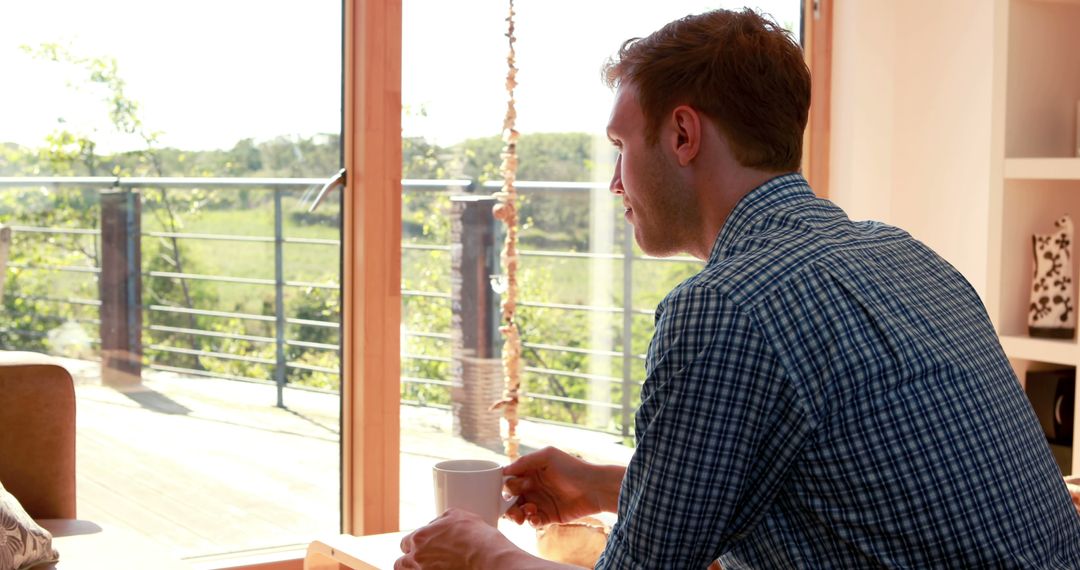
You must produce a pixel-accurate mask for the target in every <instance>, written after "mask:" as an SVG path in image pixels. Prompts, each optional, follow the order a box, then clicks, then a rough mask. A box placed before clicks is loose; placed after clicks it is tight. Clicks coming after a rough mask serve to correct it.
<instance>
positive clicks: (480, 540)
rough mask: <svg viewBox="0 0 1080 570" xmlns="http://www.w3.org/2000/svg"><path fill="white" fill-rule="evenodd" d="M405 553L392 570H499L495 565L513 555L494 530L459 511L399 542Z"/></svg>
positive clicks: (512, 549) (511, 547)
mask: <svg viewBox="0 0 1080 570" xmlns="http://www.w3.org/2000/svg"><path fill="white" fill-rule="evenodd" d="M401 551H402V552H404V553H405V555H404V556H402V557H401V558H399V559H398V560H397V562H396V563H394V568H395V570H405V569H409V570H413V569H423V570H436V569H440V568H496V567H499V568H502V567H507V566H502V565H497V564H496V562H497V561H499V560H505V559H506V558H507V557H512V556H514V555H516V554H517V553H520V555H525V556H527V554H526V553H525V552H524V551H523V550H521V549H519V548H518V547H516V546H514V545H513V543H511V542H510V541H509V540H508V539H507V538H506V537H505V536H503V534H502V533H501V532H499V531H498V529H496V528H495V527H492V526H491V525H489V524H487V523H485V522H484V521H483V520H481V519H480V517H478V516H476V515H474V514H472V513H470V512H468V511H463V510H460V509H449V510H447V511H446V512H445V513H443V514H442V515H441V516H440V517H439V518H437V519H435V520H433V521H431V522H430V523H429V524H428V525H427V526H425V527H423V528H420V529H417V530H415V531H413V532H412V533H411V534H409V535H408V536H406V537H405V538H403V539H401Z"/></svg>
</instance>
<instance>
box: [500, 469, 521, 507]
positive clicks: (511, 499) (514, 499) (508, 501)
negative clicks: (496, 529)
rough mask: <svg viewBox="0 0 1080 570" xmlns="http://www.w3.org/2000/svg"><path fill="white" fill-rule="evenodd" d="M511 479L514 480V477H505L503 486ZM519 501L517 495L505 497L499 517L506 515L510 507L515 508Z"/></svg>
mask: <svg viewBox="0 0 1080 570" xmlns="http://www.w3.org/2000/svg"><path fill="white" fill-rule="evenodd" d="M511 479H513V477H511V476H509V475H505V476H503V485H506V482H507V481H509V480H511ZM517 500H518V496H517V495H510V496H509V497H505V496H504V497H502V506H501V507H500V508H499V516H503V515H505V514H506V511H508V510H510V507H512V506H514V503H516V502H517Z"/></svg>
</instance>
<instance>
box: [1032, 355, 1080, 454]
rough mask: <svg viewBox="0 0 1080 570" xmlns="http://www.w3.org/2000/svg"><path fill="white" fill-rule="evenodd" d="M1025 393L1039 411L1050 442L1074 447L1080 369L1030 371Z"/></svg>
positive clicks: (1041, 422)
mask: <svg viewBox="0 0 1080 570" xmlns="http://www.w3.org/2000/svg"><path fill="white" fill-rule="evenodd" d="M1024 391H1025V392H1027V397H1028V400H1030V401H1031V407H1032V408H1034V409H1035V415H1036V416H1037V417H1038V418H1039V424H1040V425H1042V428H1043V432H1044V433H1045V434H1046V439H1047V441H1049V442H1050V443H1054V444H1057V445H1072V442H1073V412H1074V405H1075V403H1076V369H1075V368H1060V369H1054V370H1032V371H1028V373H1027V376H1026V381H1025V382H1024Z"/></svg>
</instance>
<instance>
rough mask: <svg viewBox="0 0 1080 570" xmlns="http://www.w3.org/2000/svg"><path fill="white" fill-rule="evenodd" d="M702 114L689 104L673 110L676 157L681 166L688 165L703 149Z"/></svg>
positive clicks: (672, 120) (672, 119)
mask: <svg viewBox="0 0 1080 570" xmlns="http://www.w3.org/2000/svg"><path fill="white" fill-rule="evenodd" d="M701 120H702V118H701V114H700V113H698V112H697V111H696V110H695V109H694V108H693V107H690V106H689V105H679V106H678V107H675V108H674V109H673V110H672V111H671V122H672V126H673V127H674V131H675V132H674V144H675V146H674V148H673V149H672V150H674V151H675V158H676V159H677V160H678V161H679V166H687V165H688V164H690V162H691V161H693V160H694V158H695V157H696V156H697V155H698V152H700V151H701V136H702V134H703V133H702V131H701V127H702V124H701Z"/></svg>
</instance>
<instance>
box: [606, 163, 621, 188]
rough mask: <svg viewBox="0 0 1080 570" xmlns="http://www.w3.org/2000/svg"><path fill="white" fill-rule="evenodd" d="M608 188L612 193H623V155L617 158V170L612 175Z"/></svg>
mask: <svg viewBox="0 0 1080 570" xmlns="http://www.w3.org/2000/svg"><path fill="white" fill-rule="evenodd" d="M608 190H610V191H611V193H612V194H622V193H623V186H622V155H621V154H620V155H619V158H616V159H615V172H614V173H613V174H612V175H611V184H610V185H609V186H608Z"/></svg>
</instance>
